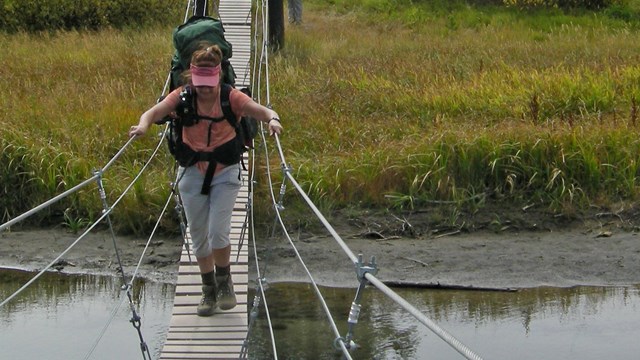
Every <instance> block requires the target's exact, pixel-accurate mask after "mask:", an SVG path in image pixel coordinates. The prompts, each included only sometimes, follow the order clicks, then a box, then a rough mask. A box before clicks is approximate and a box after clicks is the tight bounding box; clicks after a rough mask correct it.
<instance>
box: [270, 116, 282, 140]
mask: <svg viewBox="0 0 640 360" xmlns="http://www.w3.org/2000/svg"><path fill="white" fill-rule="evenodd" d="M282 130H283V128H282V124H280V119H279V118H277V117H273V118H271V120H269V135H271V136H273V134H278V135H280V134H281V133H282Z"/></svg>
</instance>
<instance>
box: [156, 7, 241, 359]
mask: <svg viewBox="0 0 640 360" xmlns="http://www.w3.org/2000/svg"><path fill="white" fill-rule="evenodd" d="M220 19H222V21H223V23H224V27H225V31H226V33H225V37H226V38H227V40H228V41H230V42H231V43H232V44H233V57H232V58H231V64H232V65H233V67H234V70H235V71H236V75H237V80H236V86H237V87H242V86H249V85H250V80H251V78H250V76H249V69H250V63H249V61H250V58H251V0H221V1H220ZM245 163H246V164H248V159H246V158H245ZM245 179H246V177H245ZM249 195H250V194H249V189H248V186H247V183H246V181H245V183H244V184H243V185H242V188H241V189H240V194H238V199H237V200H236V205H235V207H234V211H233V216H232V219H231V249H232V250H231V272H232V275H233V282H234V289H235V292H236V297H237V299H238V305H237V306H236V307H235V308H234V309H231V310H228V311H221V310H216V314H214V315H213V316H211V317H200V316H198V315H196V307H197V305H198V303H199V302H200V297H201V282H200V271H199V269H198V265H197V263H196V260H195V257H194V256H193V254H190V256H189V252H188V251H187V249H186V247H183V250H182V256H181V258H180V267H179V268H178V280H177V284H176V294H175V298H174V303H173V311H172V315H171V322H170V328H169V331H168V333H167V339H166V341H165V343H164V346H163V348H162V353H161V354H160V359H163V360H173V359H237V358H239V356H240V351H241V350H242V344H243V342H244V339H245V337H246V335H247V327H248V315H247V284H248V280H249V279H248V271H249V270H248V261H249V255H248V251H247V248H248V247H247V241H248V239H249V236H248V229H244V230H243V227H244V226H245V224H246V219H247V214H246V206H247V203H248V199H249ZM241 234H244V240H243V239H240V237H241ZM187 238H188V241H190V236H187ZM241 241H244V243H243V244H241ZM236 260H237V261H236Z"/></svg>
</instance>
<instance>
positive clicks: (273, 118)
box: [269, 116, 280, 122]
mask: <svg viewBox="0 0 640 360" xmlns="http://www.w3.org/2000/svg"><path fill="white" fill-rule="evenodd" d="M272 120H275V121H277V122H280V119H278V118H277V117H275V116H274V117H272V118H271V119H269V122H271V121H272Z"/></svg>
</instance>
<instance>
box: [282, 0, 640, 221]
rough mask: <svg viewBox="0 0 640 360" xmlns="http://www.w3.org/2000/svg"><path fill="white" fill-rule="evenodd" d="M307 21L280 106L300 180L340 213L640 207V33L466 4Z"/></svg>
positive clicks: (633, 26)
mask: <svg viewBox="0 0 640 360" xmlns="http://www.w3.org/2000/svg"><path fill="white" fill-rule="evenodd" d="M307 8H312V9H313V10H314V11H313V12H311V13H307V14H305V15H306V26H302V27H290V28H288V29H287V31H288V32H287V44H286V48H285V50H284V51H283V53H282V54H281V56H280V57H277V58H275V59H274V62H273V65H274V69H273V73H274V74H276V75H275V76H276V79H277V82H276V87H277V88H276V89H275V91H274V94H286V95H287V96H286V97H284V98H280V99H279V100H280V101H281V102H282V103H281V104H278V105H280V107H281V108H282V109H283V110H282V112H283V113H284V114H283V117H284V118H285V119H292V120H293V121H292V122H291V124H290V126H291V128H290V129H288V131H289V133H290V134H291V133H293V134H295V136H288V137H286V138H285V139H284V140H283V141H284V143H285V145H286V147H287V148H288V149H293V151H294V152H293V154H292V156H291V157H290V158H289V160H290V161H291V162H292V163H293V164H299V166H298V168H297V176H299V177H300V178H302V179H307V180H305V181H306V186H307V188H308V189H309V190H310V191H311V192H312V193H315V194H316V196H317V197H322V198H329V199H332V201H330V202H329V203H330V204H331V205H332V206H346V205H348V204H361V205H364V206H382V207H385V206H399V207H416V206H424V205H428V204H433V203H442V202H443V201H447V202H453V203H457V204H460V206H465V205H464V204H465V203H467V202H469V201H470V200H473V199H478V197H479V196H481V197H483V198H486V200H487V201H491V200H492V199H493V200H496V201H498V200H499V201H505V200H507V201H516V202H520V203H523V204H526V203H535V204H539V205H542V206H544V207H549V208H551V209H552V210H555V211H567V209H568V208H571V209H575V208H578V209H580V208H586V207H588V206H590V205H602V206H606V205H608V204H611V203H614V202H618V201H620V200H621V199H624V200H626V201H629V202H632V201H634V200H635V199H636V198H637V196H638V189H637V185H636V177H637V174H638V173H637V166H636V165H635V164H636V163H637V161H638V145H637V141H636V137H637V133H638V124H637V113H636V112H637V110H636V108H637V99H638V96H639V95H640V88H639V84H640V82H639V81H638V80H640V78H639V77H638V76H639V75H640V68H639V67H638V65H637V54H638V51H639V50H640V48H639V45H638V44H637V41H635V38H636V37H637V36H638V32H637V23H629V22H625V21H621V20H619V19H617V18H614V17H608V16H606V15H605V14H604V13H602V12H599V13H597V12H591V13H590V12H583V13H580V14H577V15H576V14H573V15H572V14H571V13H567V12H564V11H561V10H559V9H551V10H546V11H543V10H538V11H536V12H533V13H531V12H521V11H519V10H517V9H513V8H504V7H496V6H489V7H482V6H480V7H474V6H469V5H468V4H467V5H465V4H464V3H463V2H451V3H448V4H444V3H442V2H437V1H428V2H420V3H414V4H410V3H409V2H391V1H378V2H371V1H352V2H340V1H332V2H331V3H330V4H327V3H326V2H322V1H315V2H312V4H311V5H309V6H307ZM474 19H475V20H474ZM314 133H317V134H320V136H316V137H315V139H320V140H316V141H313V140H310V139H314V138H313V137H312V134H314Z"/></svg>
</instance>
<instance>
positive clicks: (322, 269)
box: [0, 216, 640, 288]
mask: <svg viewBox="0 0 640 360" xmlns="http://www.w3.org/2000/svg"><path fill="white" fill-rule="evenodd" d="M389 219H390V218H389V217H384V218H382V217H376V218H371V217H364V216H362V217H357V218H353V217H351V218H349V219H346V220H345V221H342V223H339V224H334V225H333V226H334V228H335V229H336V231H337V232H338V233H339V234H340V236H341V238H342V239H343V240H344V242H345V243H346V245H347V246H348V247H349V248H350V249H351V251H352V252H353V253H354V254H356V255H357V254H363V256H364V259H365V262H368V261H369V260H370V257H371V256H375V257H376V263H377V267H378V269H379V271H378V274H377V276H378V278H380V279H381V280H383V281H386V282H392V283H404V284H422V285H435V284H441V285H454V286H471V287H482V288H485V287H486V288H522V287H534V286H562V287H566V286H574V285H629V284H640V237H639V236H638V232H637V231H636V230H637V229H638V227H637V226H633V225H632V224H631V223H630V222H629V221H626V220H623V219H622V218H621V217H619V216H616V217H610V218H608V219H606V220H604V221H603V220H602V219H601V218H597V219H596V218H595V217H594V218H593V219H592V220H593V221H580V222H578V223H577V225H576V223H575V222H572V223H571V225H569V224H565V225H563V224H559V225H558V224H556V225H554V226H547V225H545V226H541V225H538V224H542V223H543V222H535V223H534V222H530V223H528V224H526V225H523V224H519V225H517V226H515V225H513V223H511V225H509V224H508V223H503V224H502V225H501V227H500V228H499V229H496V228H490V227H484V228H483V227H482V226H478V224H481V222H478V221H476V222H475V223H474V224H475V225H474V229H475V231H468V228H466V230H464V228H458V229H449V228H447V229H444V228H434V227H431V228H430V230H429V231H425V230H424V229H420V227H419V226H417V225H416V224H418V223H417V222H416V223H413V224H410V223H409V221H408V220H407V219H406V218H403V219H404V220H403V222H404V223H403V224H401V225H402V226H401V228H402V229H401V230H402V231H397V230H398V229H396V230H393V231H392V230H391V229H390V228H389V226H387V225H385V221H387V224H388V223H389ZM398 220H399V218H398V217H394V218H392V219H391V222H396V225H398V224H397V221H398ZM409 220H410V221H414V220H416V219H409ZM416 221H417V220H416ZM460 229H463V230H462V231H461V230H460ZM407 230H410V231H407ZM292 238H293V243H294V245H295V247H296V249H297V251H298V252H299V253H300V254H301V255H302V258H303V259H304V261H305V265H306V266H307V268H308V269H309V270H310V272H311V274H312V276H313V278H314V279H315V280H316V281H317V282H319V283H320V284H323V285H328V286H349V287H352V286H353V287H355V286H357V278H356V273H355V269H354V266H353V265H352V263H351V261H350V259H349V257H348V256H347V255H346V254H345V252H344V251H343V249H342V248H341V247H340V246H339V245H338V243H337V242H336V241H335V240H334V239H333V238H332V237H331V236H328V234H327V233H326V232H324V231H322V230H316V231H301V232H297V234H296V235H294V236H292ZM76 239H77V235H74V234H69V233H67V232H65V231H63V230H32V231H14V232H5V233H3V234H1V235H0V262H1V263H0V264H1V266H2V267H10V268H20V269H27V270H37V269H41V268H43V267H44V266H46V265H47V264H49V263H50V262H51V261H53V260H54V259H55V258H56V257H57V256H58V255H59V254H60V253H61V252H62V251H64V250H65V249H66V248H67V247H68V246H70V244H72V243H73V242H74V241H75V240H76ZM146 241H147V239H142V238H131V237H127V238H122V237H118V238H117V244H118V248H119V249H120V257H121V259H122V262H123V264H124V266H125V271H126V272H127V273H129V274H130V273H132V272H133V271H134V269H135V267H136V265H137V263H138V261H139V259H140V256H141V253H142V250H143V249H144V246H145V244H146ZM258 241H259V245H258V249H257V250H258V258H259V261H260V265H261V268H262V271H261V272H262V275H263V276H264V277H265V278H266V279H267V280H268V281H270V282H283V281H309V278H308V276H307V274H306V272H305V271H304V268H303V267H302V265H301V264H300V261H299V260H298V259H297V257H296V256H295V251H294V250H293V248H292V246H291V245H290V243H289V242H288V240H287V239H286V237H279V238H277V239H275V240H267V239H263V238H260V239H258ZM250 250H251V253H253V249H252V248H250ZM180 251H181V239H180V238H163V239H159V240H158V239H154V240H153V241H152V242H151V243H150V246H149V248H148V250H147V256H146V257H145V258H144V259H143V261H142V264H141V267H140V270H139V274H140V276H142V277H145V278H149V279H152V280H156V281H163V282H173V281H175V275H176V271H177V267H178V258H179V254H180ZM62 259H63V260H64V262H63V263H62V264H60V265H59V266H55V269H57V270H55V271H62V272H69V273H93V274H116V273H117V269H118V266H117V259H116V257H115V251H114V248H113V242H112V239H111V236H110V234H109V233H98V234H92V235H89V236H87V237H86V238H84V239H83V240H81V241H80V242H78V244H77V245H76V246H74V247H73V248H72V249H71V250H70V251H69V252H68V253H67V254H66V255H64V256H63V258H62ZM253 272H254V273H255V269H253ZM251 278H252V279H253V278H255V275H251Z"/></svg>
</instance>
